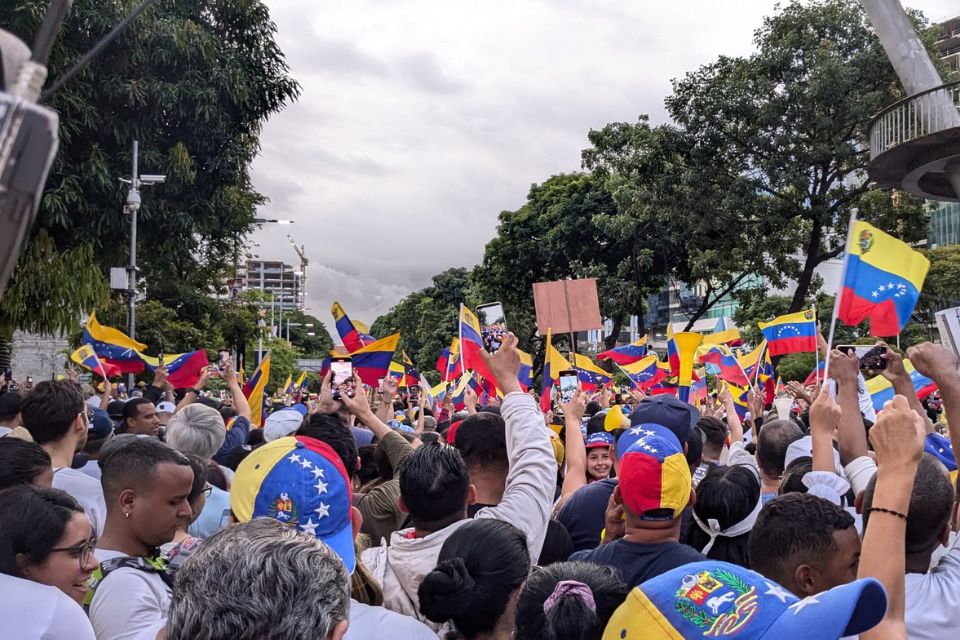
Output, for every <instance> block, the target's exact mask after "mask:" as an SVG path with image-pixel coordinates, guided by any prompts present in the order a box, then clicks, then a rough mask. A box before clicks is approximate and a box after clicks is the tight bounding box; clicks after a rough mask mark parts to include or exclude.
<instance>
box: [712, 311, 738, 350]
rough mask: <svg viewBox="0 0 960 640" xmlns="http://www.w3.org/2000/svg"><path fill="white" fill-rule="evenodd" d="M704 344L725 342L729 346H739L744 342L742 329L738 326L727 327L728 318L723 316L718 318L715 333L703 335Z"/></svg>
mask: <svg viewBox="0 0 960 640" xmlns="http://www.w3.org/2000/svg"><path fill="white" fill-rule="evenodd" d="M703 344H725V345H727V346H728V347H739V346H740V345H742V344H743V338H741V337H740V330H739V329H737V328H736V327H731V328H729V329H728V328H727V319H726V318H724V317H721V318H719V319H718V320H717V326H716V328H714V330H713V333H711V334H710V335H707V336H703Z"/></svg>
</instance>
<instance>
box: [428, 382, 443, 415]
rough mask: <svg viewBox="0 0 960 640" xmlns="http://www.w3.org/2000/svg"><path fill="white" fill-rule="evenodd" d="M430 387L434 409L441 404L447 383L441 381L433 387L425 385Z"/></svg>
mask: <svg viewBox="0 0 960 640" xmlns="http://www.w3.org/2000/svg"><path fill="white" fill-rule="evenodd" d="M426 388H429V389H430V397H431V398H432V399H433V408H434V409H436V408H437V407H439V406H440V405H442V404H443V400H444V399H445V398H446V397H447V383H446V382H441V383H440V384H438V385H437V386H435V387H432V388H430V387H426Z"/></svg>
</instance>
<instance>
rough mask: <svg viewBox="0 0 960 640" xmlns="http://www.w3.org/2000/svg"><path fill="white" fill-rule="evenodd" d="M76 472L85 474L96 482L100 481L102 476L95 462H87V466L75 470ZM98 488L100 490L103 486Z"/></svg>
mask: <svg viewBox="0 0 960 640" xmlns="http://www.w3.org/2000/svg"><path fill="white" fill-rule="evenodd" d="M77 471H79V472H80V473H85V474H87V475H88V476H90V477H91V478H93V479H94V480H96V481H98V482H99V481H100V478H101V476H102V473H101V471H100V465H99V464H97V461H96V460H87V464H85V465H83V466H82V467H80V468H79V469H77ZM100 486H101V488H102V487H103V485H100Z"/></svg>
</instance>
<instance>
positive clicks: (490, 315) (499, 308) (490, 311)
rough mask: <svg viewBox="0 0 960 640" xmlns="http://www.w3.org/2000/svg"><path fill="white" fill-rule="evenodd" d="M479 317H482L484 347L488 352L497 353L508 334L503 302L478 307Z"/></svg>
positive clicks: (481, 331)
mask: <svg viewBox="0 0 960 640" xmlns="http://www.w3.org/2000/svg"><path fill="white" fill-rule="evenodd" d="M477 317H478V318H479V319H480V337H481V338H482V339H483V348H484V349H486V350H487V352H488V353H496V352H497V350H498V349H500V345H501V344H503V338H504V336H505V335H507V319H506V316H504V314H503V304H502V303H500V302H491V303H488V304H482V305H480V306H479V307H477Z"/></svg>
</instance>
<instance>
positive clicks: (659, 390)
mask: <svg viewBox="0 0 960 640" xmlns="http://www.w3.org/2000/svg"><path fill="white" fill-rule="evenodd" d="M676 380H677V379H676V378H669V379H667V378H664V379H663V380H661V381H660V382H658V383H656V384H654V385H653V386H651V387H650V389H649V390H648V391H649V392H650V395H652V396H659V395H664V394H670V395H672V396H675V395H677V383H676Z"/></svg>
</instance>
